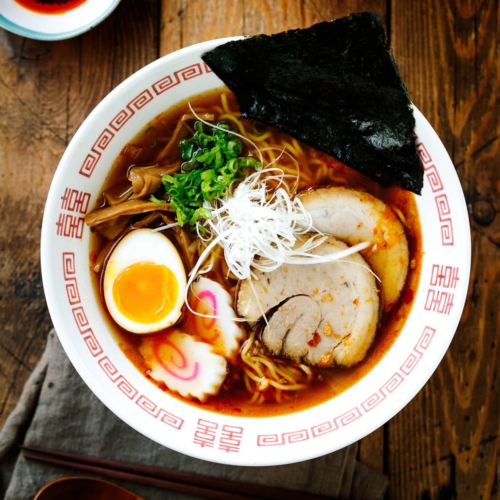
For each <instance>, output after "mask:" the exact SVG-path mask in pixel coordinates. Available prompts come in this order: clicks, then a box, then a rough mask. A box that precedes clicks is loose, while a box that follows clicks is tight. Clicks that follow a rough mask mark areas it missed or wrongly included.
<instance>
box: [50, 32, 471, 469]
mask: <svg viewBox="0 0 500 500" xmlns="http://www.w3.org/2000/svg"><path fill="white" fill-rule="evenodd" d="M241 38H242V37H241V36H238V37H227V38H221V39H215V40H209V41H205V42H201V43H198V44H195V45H191V46H189V47H185V48H182V49H179V50H177V51H175V52H172V53H171V54H168V55H166V56H163V57H162V58H159V59H157V60H155V61H153V62H151V63H150V64H148V65H146V66H145V67H143V68H141V69H140V70H139V71H137V72H136V73H134V74H133V75H131V76H130V77H129V78H127V79H126V80H124V81H123V82H122V83H121V84H119V85H118V86H117V87H116V88H115V89H114V90H112V91H111V92H110V93H109V94H108V95H107V96H106V97H104V98H103V99H102V100H101V101H100V103H99V104H98V105H97V106H96V107H95V108H94V109H93V110H92V112H91V113H90V114H89V115H88V116H87V118H86V119H85V121H84V122H83V123H82V124H81V125H80V127H79V129H78V130H77V132H76V133H75V135H74V137H73V139H72V140H71V142H70V144H69V145H68V147H67V148H66V150H65V152H64V154H63V156H62V158H61V160H60V163H59V165H63V164H65V162H67V159H68V157H69V155H70V151H71V148H72V147H74V144H75V143H76V142H77V141H78V138H79V137H80V134H83V133H84V130H83V129H84V127H83V125H84V124H85V122H87V123H88V122H89V121H90V120H92V119H93V118H94V117H95V116H96V115H99V114H100V112H101V110H102V109H103V108H106V106H107V104H108V103H109V102H110V101H112V100H113V99H114V97H115V96H116V95H119V94H120V93H121V92H123V91H124V90H125V89H126V88H127V87H128V86H129V85H132V83H131V82H132V81H133V80H135V79H138V78H140V76H141V75H142V74H143V73H146V72H149V71H151V70H152V69H155V68H158V67H161V66H163V65H164V64H165V63H166V62H167V63H170V62H174V61H175V60H177V59H179V60H182V59H183V58H184V57H185V56H191V55H194V54H199V53H203V51H205V50H206V49H209V48H213V47H215V46H216V45H219V44H222V43H225V42H228V41H232V40H238V39H241ZM414 110H415V113H416V118H417V117H418V121H419V123H421V124H422V126H424V127H428V128H429V129H430V130H431V131H432V132H433V133H434V135H436V138H437V134H436V133H435V132H434V130H433V129H432V127H431V125H430V124H429V122H428V121H427V119H426V118H425V117H424V116H423V115H422V113H420V111H419V110H418V109H417V108H416V107H414ZM437 139H438V138H437ZM438 140H439V139H438ZM439 143H440V145H441V147H442V150H443V151H444V153H445V154H446V156H447V157H448V159H449V156H448V154H447V152H446V150H445V149H444V146H443V145H442V143H441V142H440V141H439ZM72 145H73V146H72ZM450 163H451V160H450ZM64 175H65V174H64V172H63V170H62V169H61V168H59V167H58V168H57V170H56V172H55V174H54V178H53V180H52V183H51V187H50V190H49V194H48V197H47V205H48V204H49V202H50V200H51V199H53V198H54V197H55V196H58V194H59V191H57V192H56V189H57V188H58V187H59V184H60V183H61V180H62V179H63V177H64ZM455 176H456V174H455ZM454 182H455V181H454ZM456 183H458V185H460V183H459V180H458V176H456ZM459 197H460V200H461V204H460V205H461V206H460V212H461V213H460V214H459V217H457V218H459V219H460V220H461V221H462V219H463V217H467V209H466V205H465V199H464V196H463V191H462V190H461V189H460V195H459ZM47 205H46V206H47ZM467 221H468V219H467ZM48 225H49V215H48V212H47V211H45V212H44V216H43V222H42V238H41V264H42V278H43V284H44V290H45V294H46V299H47V305H48V307H49V311H50V314H51V317H52V321H53V323H54V326H55V329H56V332H58V337H59V339H60V341H61V344H62V345H63V348H64V350H65V351H66V353H67V355H68V357H69V358H70V360H71V363H72V364H73V366H74V367H75V369H76V370H77V372H78V373H79V374H80V376H81V377H82V378H83V380H84V381H85V383H86V384H87V386H88V387H89V388H90V389H91V390H92V392H93V393H94V394H95V395H96V396H97V397H98V398H99V399H100V400H101V402H102V403H103V404H104V405H105V406H107V407H108V408H109V409H110V410H111V411H112V412H113V413H114V414H115V415H117V416H118V417H119V418H120V419H121V420H123V421H124V422H126V423H127V424H128V425H129V426H131V427H132V428H133V429H135V430H137V431H138V432H140V433H142V434H143V435H145V436H147V437H149V438H150V439H152V440H154V441H156V442H158V443H160V444H162V445H163V446H167V447H168V448H171V449H173V450H175V451H177V452H180V453H184V454H186V453H187V454H189V455H190V456H193V457H196V458H200V459H204V460H211V461H214V462H218V463H225V464H229V465H247V466H261V465H267V466H271V465H281V464H287V463H294V462H298V461H303V460H308V459H312V458H315V457H318V456H322V455H325V454H327V453H330V452H333V451H336V450H338V449H340V448H342V447H344V446H347V445H348V444H350V443H352V442H355V441H356V440H359V439H362V438H363V437H365V436H366V435H368V434H369V433H370V432H372V431H373V430H375V429H377V428H379V427H380V426H382V425H384V424H385V423H386V422H387V421H389V420H390V419H391V418H393V417H394V416H395V415H396V414H397V413H398V412H399V411H400V410H401V409H402V408H403V407H404V406H406V404H408V402H409V401H410V400H411V399H413V397H415V395H416V394H417V393H418V392H419V391H420V390H421V389H422V387H423V386H424V385H425V384H426V383H427V381H428V380H429V378H430V377H431V375H432V374H433V373H434V371H435V370H436V368H437V366H438V364H439V363H440V362H441V360H442V359H443V357H444V355H445V353H446V351H447V349H448V347H449V345H450V343H451V341H452V339H453V337H454V334H455V332H456V328H457V326H458V323H459V321H460V317H461V312H462V310H463V306H464V303H465V299H466V294H467V287H463V288H462V289H461V292H462V293H461V296H460V297H458V298H457V301H456V302H455V303H456V304H457V310H458V311H459V312H457V313H456V314H455V316H454V318H453V326H452V328H450V331H452V332H453V333H452V334H450V335H449V336H448V338H447V339H446V342H444V343H443V344H442V348H441V350H439V351H437V352H434V358H433V359H432V360H429V359H428V360H427V364H426V366H427V369H426V375H425V377H421V378H420V379H419V380H418V382H417V383H413V387H412V388H411V390H408V389H409V387H407V388H406V389H407V390H406V391H403V392H402V394H399V398H398V400H397V402H393V403H392V405H391V411H389V412H383V413H381V414H378V415H377V418H371V419H368V422H367V423H366V425H364V427H363V431H362V433H360V434H358V435H357V437H356V439H355V440H352V439H350V440H349V443H346V444H343V445H342V446H340V447H336V448H332V449H330V450H329V451H328V450H327V451H325V450H324V449H323V448H321V447H320V448H321V449H320V450H319V451H318V450H316V449H315V447H313V446H310V447H309V448H308V449H307V450H306V451H304V450H302V453H301V455H300V457H297V456H295V455H294V454H293V453H290V454H287V453H284V455H285V456H282V458H281V459H280V460H279V461H276V460H275V459H272V458H271V459H269V458H267V459H266V457H265V454H263V455H262V457H259V458H260V459H262V460H259V461H258V462H256V461H255V460H254V459H252V458H250V457H246V458H245V459H243V457H241V456H238V457H235V456H234V455H232V456H230V457H229V456H228V457H227V459H224V456H223V457H222V459H221V458H220V457H215V456H214V457H211V458H207V456H206V455H205V454H202V453H199V454H197V453H193V451H192V450H190V451H186V449H185V448H184V447H183V445H182V444H181V443H177V442H169V443H168V444H165V442H160V441H159V440H158V436H157V435H155V434H154V433H153V431H149V429H148V428H147V426H142V427H139V426H138V424H137V422H136V421H134V420H133V418H132V417H130V416H129V415H128V414H127V413H126V411H125V410H123V409H122V408H121V407H120V406H119V405H118V404H115V403H114V402H113V401H112V398H107V397H106V391H105V389H104V388H103V387H102V386H101V385H100V384H99V382H98V380H97V378H96V377H95V376H94V375H93V374H92V373H91V371H90V370H89V369H88V367H87V366H85V363H84V362H83V361H82V360H81V359H80V358H79V356H78V353H77V352H76V350H75V347H74V346H73V345H72V343H71V341H70V339H69V338H67V337H66V336H64V335H62V334H60V333H59V332H60V331H62V330H63V329H62V327H61V325H62V324H63V322H62V319H61V318H59V311H58V307H57V301H58V299H59V298H58V297H57V293H56V291H55V290H53V289H52V288H51V287H50V286H49V285H50V284H51V280H52V278H51V276H50V272H51V269H50V261H49V255H48V252H49V241H50V240H51V239H52V238H54V237H53V236H52V234H51V233H50V231H49V227H48ZM461 229H462V230H463V231H464V233H463V234H464V237H465V239H466V240H467V242H468V245H467V247H466V248H463V249H461V251H462V254H463V257H464V262H465V263H466V264H467V265H466V269H464V270H465V271H466V276H462V281H466V282H467V283H468V282H469V276H470V260H471V246H470V227H469V224H467V225H464V226H463V228H461ZM53 311H57V314H54V313H53ZM58 325H59V327H58ZM429 361H430V362H429ZM375 366H376V365H375ZM374 368H375V367H374ZM364 378H366V377H364ZM201 411H202V412H203V411H204V412H207V411H206V410H201ZM304 411H308V410H304ZM207 413H208V412H207ZM299 413H303V412H296V413H293V414H291V415H298V414H299ZM286 416H287V415H285V416H281V417H259V419H260V420H261V421H263V420H265V419H275V418H284V417H286ZM235 418H237V419H239V420H240V421H243V420H244V419H245V418H246V417H235ZM251 420H255V418H251ZM287 451H288V450H287ZM238 455H241V454H238Z"/></svg>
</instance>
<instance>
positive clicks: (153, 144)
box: [90, 90, 422, 417]
mask: <svg viewBox="0 0 500 500" xmlns="http://www.w3.org/2000/svg"><path fill="white" fill-rule="evenodd" d="M223 92H224V93H225V95H226V98H227V106H228V107H229V108H230V109H231V110H236V109H237V103H236V101H235V99H234V97H233V96H232V94H231V93H230V92H228V91H227V90H225V91H223ZM190 102H191V104H192V105H193V107H194V108H195V109H196V110H197V112H202V111H207V112H208V111H210V112H213V113H215V114H222V115H224V109H222V106H221V91H220V90H219V91H216V92H215V91H214V92H210V93H208V94H205V95H202V96H198V97H193V98H191V99H190ZM188 112H189V109H187V105H186V103H182V104H181V105H179V106H176V107H175V108H173V109H171V110H168V111H166V112H165V113H162V114H160V115H158V116H157V117H156V118H155V119H154V120H153V121H152V122H151V123H149V124H148V125H147V126H146V127H145V128H144V129H143V130H142V131H141V132H140V133H139V134H138V135H137V136H136V137H135V138H134V139H133V140H132V141H130V143H129V144H127V145H126V146H125V147H124V148H123V150H122V153H121V155H120V156H119V157H118V158H117V160H116V162H115V165H114V166H113V168H112V170H111V172H110V174H109V177H108V179H107V180H106V182H105V184H104V186H103V191H106V190H109V189H110V188H111V189H112V190H113V189H114V190H115V191H116V192H118V191H120V190H121V189H122V188H121V187H120V186H125V185H126V182H127V180H126V178H127V177H126V176H127V171H128V169H129V168H130V167H131V166H132V165H138V164H140V165H147V164H149V163H150V162H152V161H153V159H154V158H155V156H156V155H157V154H158V152H159V151H161V149H162V148H164V146H165V144H166V142H167V141H168V139H169V138H170V136H171V135H172V132H173V130H174V129H175V127H176V125H177V123H178V121H179V119H180V117H181V116H182V115H183V114H184V113H188ZM226 121H227V122H229V123H230V124H231V125H232V126H233V128H234V129H236V128H237V127H240V125H241V123H243V124H244V125H245V127H247V128H248V129H249V130H252V132H253V133H254V134H262V133H265V134H267V133H269V137H270V139H269V140H270V141H274V142H275V143H276V144H280V143H283V142H285V143H287V144H290V147H291V148H292V149H295V151H300V152H301V155H303V158H302V161H301V162H299V163H300V165H301V181H300V186H299V188H300V190H303V189H308V188H312V187H318V186H327V185H337V186H339V185H340V186H349V187H353V188H356V189H360V190H363V191H367V192H369V193H371V194H372V195H374V196H376V197H378V198H380V199H382V200H383V201H384V202H386V203H387V204H388V205H390V206H391V207H392V208H393V209H394V211H395V212H396V213H397V214H398V216H399V217H400V219H401V220H402V221H404V225H405V230H406V236H407V239H408V242H409V250H410V266H409V272H408V276H407V281H406V285H405V287H404V289H403V291H402V293H401V296H400V299H399V302H398V304H396V306H394V307H393V309H392V310H391V311H390V312H389V313H387V314H384V315H383V316H382V318H381V322H380V325H379V328H378V330H377V334H376V338H375V341H374V342H373V345H372V346H371V348H370V349H369V351H368V354H367V355H366V357H365V359H364V360H363V361H362V362H361V363H359V364H358V365H356V366H354V367H352V368H347V369H345V368H328V369H314V377H313V379H312V381H311V382H310V383H309V385H308V387H307V389H304V390H300V391H293V392H291V393H289V394H284V395H283V397H280V401H279V402H277V401H276V399H275V398H273V397H271V396H272V395H271V394H266V391H263V395H264V401H263V402H262V403H261V404H255V403H251V402H250V399H251V394H250V393H249V391H248V390H247V388H246V387H245V383H244V381H243V367H242V364H243V362H242V361H241V360H239V361H237V362H236V363H235V364H233V365H231V366H230V367H229V374H228V376H227V378H226V380H225V382H224V383H223V385H222V387H221V389H220V391H219V393H218V395H216V396H212V397H210V398H209V399H208V400H207V401H206V402H204V403H200V402H198V401H197V400H191V399H186V398H183V397H181V396H179V395H178V394H177V393H175V392H173V391H170V390H169V389H168V388H167V387H166V386H165V384H163V383H160V382H157V381H155V380H153V379H152V378H150V377H149V376H148V373H149V367H148V366H147V365H146V363H145V361H144V359H143V357H142V355H141V354H140V352H139V346H140V344H141V341H142V339H143V336H142V335H137V334H133V333H129V332H127V331H125V330H124V329H122V328H121V327H119V326H118V325H117V324H116V323H115V322H114V321H113V320H112V318H111V316H110V315H109V313H108V312H107V309H106V305H105V302H104V300H103V292H102V284H101V283H100V274H98V273H95V272H92V275H93V276H94V278H95V279H94V283H95V289H96V293H97V294H98V296H99V297H100V303H101V305H102V307H103V310H104V311H105V314H106V316H107V318H108V322H109V325H110V330H111V331H112V332H113V334H114V335H115V337H116V340H117V342H118V344H119V345H120V347H121V349H122V351H123V352H124V353H125V355H126V356H127V358H128V359H129V360H130V361H131V362H132V363H133V364H134V365H135V367H136V368H137V369H138V370H139V371H140V372H141V373H142V374H143V375H144V376H146V377H148V378H149V379H150V380H151V381H152V382H153V383H154V384H156V385H157V386H158V387H160V388H161V389H162V390H164V391H165V392H168V393H169V394H171V395H172V396H174V397H176V398H178V399H181V400H183V401H187V402H189V403H190V404H192V405H195V406H200V407H202V408H204V409H206V410H210V411H214V412H217V413H223V414H227V415H234V416H245V417H268V416H276V415H283V414H288V413H293V412H296V411H300V410H304V409H306V408H309V407H312V406H316V405H318V404H321V403H323V402H325V401H327V400H329V399H331V398H333V397H335V396H336V395H338V394H340V393H342V392H344V391H345V390H346V389H348V388H349V387H351V386H352V385H353V384H355V383H356V382H357V381H358V380H360V379H361V378H362V377H364V376H365V375H366V374H367V373H368V372H369V371H370V370H371V369H372V368H373V367H374V366H375V365H376V363H378V361H380V359H381V358H382V357H383V356H384V354H385V353H386V352H387V350H388V349H389V348H390V347H391V345H392V344H393V342H394V340H395V339H396V338H397V336H398V334H399V332H400V331H401V330H402V328H403V326H404V324H405V322H406V319H407V317H408V314H409V312H410V310H411V307H412V303H413V297H414V295H416V291H417V287H418V282H419V276H420V266H421V260H422V242H421V230H420V222H419V218H418V212H417V207H416V202H415V199H414V195H413V194H412V193H409V192H406V191H403V190H402V189H399V188H381V187H380V186H379V185H378V184H377V183H376V182H374V181H371V180H369V179H367V178H366V177H364V176H363V175H361V174H359V173H357V172H356V171H354V170H352V169H350V168H348V167H346V166H345V165H343V164H342V163H340V162H339V161H337V160H334V159H333V158H331V157H329V156H328V155H326V154H324V153H321V152H318V151H316V150H314V149H313V148H310V147H309V146H307V145H305V144H303V143H300V142H299V141H296V140H295V139H292V138H290V137H289V136H287V135H286V134H284V133H282V132H280V131H277V130H274V129H270V128H268V127H264V126H263V125H261V124H255V123H252V122H251V121H249V120H244V119H239V121H240V123H239V124H238V123H236V122H234V121H233V122H232V121H231V120H230V119H228V118H227V117H226ZM247 153H249V152H248V151H247ZM304 158H305V159H304ZM286 162H287V160H286V158H285V157H282V159H281V160H280V161H278V165H282V166H285V167H286ZM99 205H100V206H104V205H106V202H105V200H104V198H103V199H101V200H100V203H99ZM134 220H135V218H132V220H131V223H133V222H134ZM153 225H154V224H153ZM164 234H166V233H164ZM172 242H173V243H174V245H176V246H178V242H176V241H175V239H173V238H172ZM112 247H113V242H108V241H107V240H105V239H104V238H103V237H102V236H101V235H99V234H98V233H97V232H94V238H93V247H92V251H91V259H90V260H91V267H93V266H94V263H95V261H96V259H97V256H98V255H100V258H101V259H102V255H103V254H107V255H109V253H110V251H111V249H112ZM103 249H105V250H104V251H103ZM100 265H101V269H102V267H103V264H100ZM188 267H189V266H188V265H187V264H186V271H188V270H189V269H188ZM101 274H102V273H101ZM205 276H206V277H208V278H211V279H213V280H215V281H217V282H219V283H220V284H221V285H222V286H223V287H224V288H225V289H226V290H227V291H228V292H229V293H230V294H231V296H232V297H233V299H234V300H235V299H236V297H235V294H236V290H237V280H235V279H231V278H226V277H225V276H226V275H224V274H223V273H221V272H219V273H217V272H211V273H210V274H208V275H205ZM177 326H180V328H181V330H184V331H186V332H187V333H190V332H189V328H190V327H189V325H188V324H187V320H186V315H184V317H181V319H180V320H179V321H178V322H177ZM247 333H248V328H247ZM150 335H157V334H150ZM150 335H148V336H150ZM326 374H328V376H325V375H326Z"/></svg>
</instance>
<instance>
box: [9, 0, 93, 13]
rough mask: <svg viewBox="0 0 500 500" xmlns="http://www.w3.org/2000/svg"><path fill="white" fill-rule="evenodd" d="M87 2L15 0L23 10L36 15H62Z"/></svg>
mask: <svg viewBox="0 0 500 500" xmlns="http://www.w3.org/2000/svg"><path fill="white" fill-rule="evenodd" d="M86 1H87V0H15V2H17V3H18V4H19V5H21V6H23V7H24V8H26V9H28V10H31V11H33V12H37V13H38V14H64V13H65V12H68V11H70V10H72V9H76V8H77V7H79V6H80V5H82V4H83V3H85V2H86Z"/></svg>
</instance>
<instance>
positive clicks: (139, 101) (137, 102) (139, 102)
mask: <svg viewBox="0 0 500 500" xmlns="http://www.w3.org/2000/svg"><path fill="white" fill-rule="evenodd" d="M152 100H153V94H151V92H150V91H149V90H148V89H146V90H143V91H142V92H141V93H140V94H138V95H136V96H135V97H134V98H133V99H132V100H131V101H130V102H129V103H128V104H127V105H126V106H125V107H124V108H123V109H122V110H120V111H119V112H118V114H117V115H116V116H115V117H114V118H113V119H112V120H111V121H110V122H109V126H110V127H111V128H112V129H113V130H114V131H115V132H118V131H119V130H120V129H121V128H122V127H123V125H125V123H127V122H128V121H129V119H130V118H132V116H134V115H135V112H136V111H139V110H140V109H142V108H143V107H144V106H145V105H146V104H147V103H148V102H151V101H152Z"/></svg>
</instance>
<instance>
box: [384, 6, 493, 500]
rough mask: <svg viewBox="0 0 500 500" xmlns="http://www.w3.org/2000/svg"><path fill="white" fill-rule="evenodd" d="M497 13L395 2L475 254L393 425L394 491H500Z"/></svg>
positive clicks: (489, 494) (450, 494)
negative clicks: (423, 381)
mask: <svg viewBox="0 0 500 500" xmlns="http://www.w3.org/2000/svg"><path fill="white" fill-rule="evenodd" d="M499 14H500V11H499V9H498V3H497V2H495V1H479V2H475V1H452V0H447V1H444V2H440V1H431V0H428V1H423V2H403V1H395V2H393V4H392V21H391V26H392V37H391V40H392V45H393V48H394V53H395V56H396V59H397V61H398V63H399V66H400V70H401V73H402V75H403V78H404V80H405V81H406V83H407V85H408V89H409V92H410V95H411V97H412V99H413V101H414V102H415V104H416V105H417V107H419V108H420V109H421V111H422V112H423V113H424V115H425V116H426V117H427V118H428V119H429V120H430V122H431V124H432V125H433V126H434V128H435V129H436V131H437V132H438V134H439V136H440V138H441V139H442V141H443V143H444V145H445V146H446V148H447V150H448V152H449V154H450V156H451V158H452V161H453V162H454V164H455V166H456V167H457V171H458V174H459V176H460V180H461V183H462V186H463V188H464V192H465V196H466V200H467V203H468V207H469V210H470V215H471V225H472V247H473V257H472V278H471V284H470V287H469V292H468V296H467V304H466V307H465V311H464V314H463V316H462V320H461V322H460V325H459V328H458V331H457V334H456V335H455V338H454V340H453V343H452V345H451V347H450V349H449V350H448V352H447V354H446V356H445V358H444V360H443V362H442V363H441V364H440V366H439V368H438V370H437V372H436V373H435V374H434V376H433V377H432V378H431V380H430V381H429V383H428V384H427V385H426V386H425V388H424V389H423V390H422V391H421V392H420V393H419V394H418V395H417V397H416V398H415V399H414V400H413V401H412V402H411V403H410V404H409V405H408V406H407V407H406V408H405V409H404V410H403V411H402V412H401V413H400V414H399V415H397V416H396V417H395V418H394V419H392V420H391V421H390V422H389V424H388V425H387V426H386V427H387V433H388V443H387V444H388V449H389V452H388V459H389V460H388V464H387V472H388V474H389V476H390V480H391V486H390V488H391V490H390V494H389V497H390V498H405V496H404V495H407V496H406V498H471V499H472V498H496V495H498V444H499V440H498V428H499V415H500V407H499V399H498V390H499V387H498V345H499V340H500V339H499V336H500V328H499V327H500V315H499V312H498V297H499V293H500V275H499V270H500V262H499V248H500V245H499V243H500V239H499V236H500V231H499V230H500V218H499V217H498V208H499V206H498V203H499V187H500V169H499V168H498V162H499V160H500V158H499V155H498V148H499V144H500V142H499V140H498V137H499V126H500V125H499V124H500V105H499V102H498V97H499V94H498V86H499V84H500V57H499V56H500V53H499V48H500V46H499V43H498V40H499V33H498V29H499V26H500V24H499ZM415 33H418V36H415ZM403 492H405V493H403Z"/></svg>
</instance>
